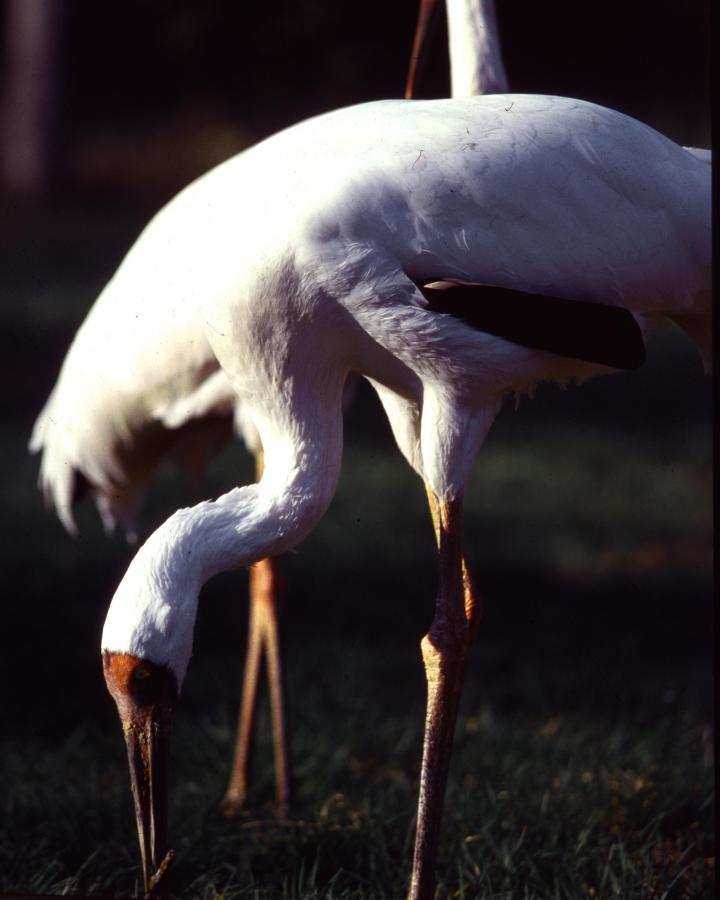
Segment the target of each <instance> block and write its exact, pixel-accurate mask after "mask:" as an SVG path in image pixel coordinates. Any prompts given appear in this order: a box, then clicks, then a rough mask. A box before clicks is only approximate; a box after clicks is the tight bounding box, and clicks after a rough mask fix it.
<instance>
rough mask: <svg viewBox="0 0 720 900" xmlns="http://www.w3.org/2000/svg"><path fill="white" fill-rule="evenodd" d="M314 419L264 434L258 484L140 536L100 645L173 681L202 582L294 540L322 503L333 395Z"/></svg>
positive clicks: (327, 489)
mask: <svg viewBox="0 0 720 900" xmlns="http://www.w3.org/2000/svg"><path fill="white" fill-rule="evenodd" d="M341 387H342V385H340V388H341ZM324 423H325V425H326V426H328V427H325V428H315V433H314V434H313V435H312V436H311V435H310V434H307V433H306V434H298V433H296V434H294V435H292V434H290V435H288V434H286V435H285V436H284V437H283V436H279V435H277V434H276V435H273V439H272V440H268V441H267V444H266V446H267V447H268V450H266V453H265V474H264V476H263V479H262V481H261V482H260V483H259V484H253V485H248V486H246V487H240V488H235V489H234V490H232V491H230V492H229V493H227V494H224V495H223V496H221V497H219V498H218V499H217V500H214V501H213V500H208V501H205V502H203V503H199V504H198V505H197V506H193V507H191V508H189V509H180V510H178V511H177V512H176V513H174V515H172V516H171V517H170V518H169V519H168V520H167V521H166V522H165V523H164V524H163V525H161V526H160V528H158V529H157V530H156V531H155V532H154V533H153V534H152V535H151V536H150V537H149V538H148V540H147V541H146V542H145V543H144V544H143V546H142V547H141V548H140V550H139V551H138V553H137V554H136V556H135V558H134V559H133V560H132V562H131V563H130V566H129V568H128V570H127V572H126V573H125V576H124V577H123V579H122V581H121V582H120V585H119V586H118V589H117V591H116V592H115V595H114V596H113V599H112V602H111V603H110V608H109V609H108V613H107V617H106V619H105V626H104V628H103V635H102V650H103V651H109V652H112V653H127V654H130V655H132V656H136V657H138V658H141V659H147V660H149V661H151V662H154V663H157V664H159V665H167V666H170V667H171V668H172V670H173V671H174V673H175V675H176V677H177V680H178V684H179V685H181V684H182V681H183V678H184V676H185V671H186V669H187V664H188V662H189V659H190V655H191V652H192V638H193V630H194V625H195V617H196V614H197V604H198V596H199V593H200V589H201V587H202V586H203V584H205V582H206V581H208V580H209V579H210V578H212V576H213V575H216V574H217V573H218V572H221V571H227V570H230V569H236V568H240V567H242V566H249V565H252V564H253V563H255V562H257V561H258V560H260V559H262V558H263V557H266V556H272V555H276V554H278V553H282V552H283V551H285V550H287V549H289V548H291V547H293V546H295V545H296V544H297V543H298V542H299V541H300V540H302V538H303V537H304V536H305V535H306V534H307V532H308V531H310V529H311V528H312V527H313V526H314V525H315V523H316V522H317V521H318V519H319V518H320V517H321V516H322V514H323V513H324V511H325V509H326V508H327V506H328V504H329V502H330V499H331V497H332V495H333V493H334V489H335V484H336V482H337V476H338V473H339V467H340V457H341V453H342V433H341V418H340V401H339V394H338V402H337V411H336V413H335V414H334V415H332V414H331V415H326V416H325V420H324ZM261 434H262V430H261ZM263 437H265V435H263Z"/></svg>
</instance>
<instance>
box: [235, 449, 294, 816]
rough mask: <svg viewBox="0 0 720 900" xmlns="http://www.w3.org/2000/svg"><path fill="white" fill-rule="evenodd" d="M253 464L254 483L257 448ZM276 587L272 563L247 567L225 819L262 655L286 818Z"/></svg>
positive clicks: (242, 758) (241, 789)
mask: <svg viewBox="0 0 720 900" xmlns="http://www.w3.org/2000/svg"><path fill="white" fill-rule="evenodd" d="M255 466H256V474H257V479H258V481H259V480H260V478H261V477H262V473H263V468H264V455H263V451H262V449H260V450H258V451H257V454H256V457H255ZM280 584H281V578H280V572H279V568H278V562H277V560H276V559H272V558H268V559H261V560H260V562H258V563H256V564H255V565H254V566H252V568H251V569H250V590H249V593H250V617H249V624H248V643H247V653H246V656H245V674H244V676H243V690H242V697H241V698H240V712H239V714H238V731H237V737H236V739H235V754H234V757H233V765H232V770H231V773H230V781H229V783H228V786H227V790H226V791H225V797H224V798H223V802H222V808H223V812H224V813H225V815H227V816H233V815H235V814H236V813H238V812H239V811H240V810H241V809H243V807H244V806H245V803H246V800H247V787H248V772H249V765H250V744H251V742H252V733H253V724H254V722H255V712H256V709H257V697H258V690H259V688H260V666H261V664H262V655H263V652H264V654H265V665H266V667H267V678H268V692H269V696H270V718H271V723H272V735H273V754H274V759H275V806H276V810H277V814H278V816H280V818H283V819H284V818H287V815H288V812H289V807H290V769H289V766H288V749H287V724H286V717H285V696H284V689H283V673H282V654H281V650H280V631H279V628H278V607H279V604H280Z"/></svg>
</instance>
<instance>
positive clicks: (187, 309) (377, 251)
mask: <svg viewBox="0 0 720 900" xmlns="http://www.w3.org/2000/svg"><path fill="white" fill-rule="evenodd" d="M438 281H441V282H445V283H448V282H449V283H472V284H481V285H490V286H495V287H500V288H509V289H513V290H515V291H523V292H527V293H530V294H533V295H536V296H538V302H540V297H539V295H547V296H549V297H557V298H565V299H567V300H571V301H585V302H590V303H600V304H605V305H609V306H616V307H622V308H624V309H626V310H629V311H630V312H631V313H632V315H633V316H634V317H635V319H636V321H637V322H638V324H639V325H640V326H641V328H642V329H643V331H646V330H648V329H649V328H652V327H655V326H658V325H661V324H662V323H663V322H665V321H667V317H671V318H676V319H678V320H679V321H680V322H681V324H682V325H683V327H685V329H686V330H687V331H688V333H689V334H691V336H693V337H694V338H695V339H696V341H697V342H698V344H699V345H700V347H701V349H703V350H707V348H708V346H709V344H708V339H709V323H710V316H711V306H710V166H709V157H706V156H705V154H703V153H698V152H695V151H688V150H686V149H684V148H682V147H679V146H678V145H676V144H674V143H673V142H672V141H670V140H668V139H666V138H664V137H663V136H662V135H660V134H658V133H657V132H655V131H653V130H652V129H651V128H648V127H646V126H644V125H642V124H641V123H639V122H637V121H635V120H633V119H630V118H628V117H626V116H624V115H621V114H620V113H617V112H613V111H611V110H607V109H603V108H601V107H598V106H596V105H593V104H590V103H585V102H582V101H579V100H568V99H563V98H557V97H542V96H530V95H498V96H494V97H482V98H474V99H468V100H440V101H427V102H412V103H408V102H404V101H385V102H381V103H371V104H367V105H363V106H358V107H352V108H349V109H344V110H340V111H337V112H334V113H329V114H327V115H324V116H320V117H317V118H315V119H312V120H309V121H307V122H304V123H302V124H300V125H298V126H295V127H294V128H291V129H288V130H287V131H284V132H282V133H281V134H279V135H276V136H274V137H272V138H270V139H269V140H267V141H265V142H263V143H262V144H260V145H258V146H257V147H255V148H253V149H251V150H249V151H246V152H245V153H243V154H241V155H240V156H238V157H235V158H234V159H231V160H229V161H228V162H226V163H224V164H223V165H221V166H219V167H218V168H216V169H214V170H213V171H212V172H210V173H208V174H207V175H205V176H204V177H202V178H201V179H199V180H198V181H196V182H195V183H194V184H192V185H191V186H190V187H188V188H187V189H186V190H184V191H183V192H182V193H181V194H180V195H178V197H176V198H175V199H174V200H173V201H172V202H171V203H170V204H169V205H168V206H167V207H166V208H165V209H164V210H163V211H162V212H161V213H159V214H158V216H156V218H155V219H154V220H153V222H151V224H150V225H149V226H148V228H147V229H146V230H145V232H144V233H143V235H142V236H141V238H140V240H139V241H138V243H137V244H136V245H135V247H134V248H133V250H132V251H131V252H130V254H129V255H128V257H127V259H126V260H125V262H124V263H123V265H122V266H121V268H120V269H119V271H118V273H117V274H116V276H115V278H114V279H113V281H112V282H111V284H110V285H109V286H108V289H107V293H106V295H104V296H107V297H108V298H109V297H110V296H111V295H112V292H113V291H115V290H118V291H120V290H122V291H123V293H124V294H126V295H127V296H133V297H135V298H136V300H134V301H133V303H134V304H135V305H134V306H133V307H132V315H133V316H134V317H137V321H138V322H140V323H141V324H142V327H144V330H145V337H146V340H147V342H148V347H149V348H150V347H153V336H152V335H153V330H154V329H153V321H152V318H153V315H155V314H156V312H154V310H158V309H159V310H165V311H166V312H164V313H163V316H167V317H169V320H170V322H171V323H172V329H171V330H172V331H173V335H174V337H173V343H174V346H175V347H176V348H180V349H178V350H176V352H178V354H179V359H182V360H184V361H185V364H184V367H183V372H185V373H186V376H185V377H187V378H189V379H190V382H191V383H192V384H193V386H196V389H197V390H201V389H202V385H203V383H204V381H205V380H206V379H207V378H208V377H209V376H211V374H212V372H215V371H216V370H217V365H218V364H219V366H220V368H221V369H222V371H223V372H224V373H225V376H226V379H227V383H228V384H230V385H232V389H233V391H234V393H235V395H236V396H237V397H239V398H240V401H241V403H242V405H243V408H244V409H246V410H247V411H248V414H249V415H250V416H251V418H252V420H253V421H254V423H255V424H256V426H257V428H258V431H259V434H260V437H261V440H262V444H263V447H264V448H265V474H264V476H263V478H262V480H261V482H260V483H259V484H257V485H251V486H247V487H242V488H236V489H235V490H233V491H230V492H229V493H227V494H225V495H224V496H222V497H220V498H218V499H217V500H216V501H207V502H204V503H201V504H199V505H197V506H194V507H192V508H190V509H184V510H179V511H178V512H177V513H175V514H174V515H173V516H171V517H170V519H168V520H167V522H165V524H164V525H162V526H161V527H160V528H159V529H158V530H157V531H156V532H155V533H154V534H153V535H152V536H151V537H150V538H149V540H148V541H147V542H146V543H145V544H144V546H143V547H141V549H140V550H139V552H138V553H137V555H136V557H135V559H134V560H133V561H132V563H131V564H130V567H129V569H128V571H127V573H126V575H125V577H124V578H123V580H122V582H121V584H120V586H119V587H118V590H117V592H116V594H115V596H114V598H113V600H112V603H111V605H110V609H109V611H108V615H107V619H106V623H105V628H104V631H103V638H102V648H103V651H104V653H105V660H106V675H107V677H108V683H109V685H110V686H111V690H113V693H114V695H115V697H116V699H117V700H118V703H119V705H120V708H121V713H122V714H123V715H124V716H125V715H127V709H128V707H127V703H129V702H130V700H129V699H128V697H130V698H131V695H126V694H125V693H123V691H124V688H122V689H121V688H119V687H118V685H119V684H120V683H121V681H122V679H121V678H120V676H119V675H118V674H117V672H116V668H117V666H118V665H119V663H117V660H121V661H123V662H122V665H123V666H125V665H131V666H134V665H136V663H137V662H138V661H140V663H142V665H143V666H146V665H147V663H150V664H151V665H153V666H155V667H159V670H161V671H169V672H171V673H173V675H174V681H175V683H176V684H177V686H178V687H179V685H181V683H182V680H183V678H184V676H185V672H186V667H187V664H188V660H189V657H190V652H191V648H192V631H193V625H194V621H195V615H196V610H197V602H198V594H199V590H200V588H201V586H202V584H204V582H205V581H206V580H207V579H208V578H210V577H211V576H212V575H213V574H215V573H217V572H219V571H222V570H225V569H231V568H236V567H239V566H247V565H250V564H252V563H253V562H255V561H256V560H258V559H260V558H261V557H263V556H267V555H269V554H275V553H279V552H282V551H284V550H286V549H289V548H290V547H293V546H295V545H296V544H297V543H298V541H300V540H301V539H302V538H303V537H304V536H305V535H306V534H307V532H308V531H309V530H310V529H311V528H312V527H313V526H314V525H315V524H316V522H317V521H318V519H319V518H320V517H321V516H322V514H323V512H324V511H325V509H326V508H327V505H328V504H329V502H330V499H331V497H332V494H333V491H334V488H335V484H336V480H337V476H338V472H339V468H340V461H341V455H342V428H341V395H342V390H343V384H344V382H345V379H346V377H347V376H348V374H349V373H350V372H357V373H359V374H361V375H364V376H365V377H367V378H369V379H370V380H371V381H372V383H373V384H374V385H375V386H376V388H377V389H378V392H379V395H380V398H381V400H382V401H383V403H384V406H385V408H386V411H387V413H388V416H389V418H390V421H391V425H392V427H393V431H394V433H395V436H396V438H397V440H398V443H399V445H400V448H401V450H402V451H403V453H404V455H405V456H406V458H407V459H408V461H409V462H410V464H411V465H412V466H413V467H414V468H415V470H416V471H417V472H418V474H420V476H421V477H422V478H423V479H424V481H425V484H426V486H427V489H428V492H429V494H430V497H431V508H432V509H433V513H434V519H435V525H436V532H437V535H438V542H439V547H440V562H441V580H440V591H439V598H438V609H437V615H436V619H435V621H434V623H433V626H432V628H431V630H430V632H429V634H428V636H427V637H426V639H425V640H424V642H423V655H424V660H425V664H426V669H427V671H428V679H429V680H428V685H429V701H428V702H429V707H428V719H427V731H426V744H425V751H424V759H423V774H422V782H421V798H420V808H419V816H418V836H417V842H416V853H415V864H414V869H413V881H412V887H411V896H412V897H429V896H431V895H432V868H433V862H434V850H435V846H436V842H437V831H438V828H439V816H440V812H439V810H440V807H441V804H442V794H443V791H444V778H445V774H443V773H444V772H445V771H446V769H445V768H444V763H443V759H445V758H446V757H447V754H448V753H449V742H450V741H451V739H452V724H453V722H454V715H455V712H454V710H455V709H456V705H457V698H458V696H459V685H460V683H461V680H462V669H463V665H464V657H465V653H466V650H467V643H468V641H469V636H470V634H471V633H472V630H473V628H474V623H475V613H474V607H475V602H474V599H473V590H472V584H471V582H470V579H469V575H468V573H467V569H466V567H465V564H464V561H463V558H462V551H461V545H460V537H459V531H460V525H459V520H460V518H459V517H460V509H461V500H462V493H463V489H464V485H465V482H466V480H467V477H468V474H469V471H470V469H471V467H472V464H473V462H474V459H475V456H476V453H477V451H478V449H479V447H480V445H481V443H482V441H483V439H484V437H485V435H486V433H487V431H488V429H489V428H490V426H491V424H492V421H493V419H494V416H495V414H496V413H497V411H498V409H499V407H500V405H501V404H502V401H503V398H504V397H506V396H507V395H508V394H512V393H514V392H517V391H526V390H530V389H531V388H532V386H533V385H535V384H536V383H537V382H539V381H541V380H548V379H550V380H561V381H565V380H567V379H570V378H584V377H586V376H588V375H592V374H602V373H607V372H610V371H612V370H611V369H609V368H608V367H606V366H602V365H599V364H597V363H588V362H583V361H581V360H578V359H574V358H570V357H567V356H558V355H556V354H553V353H549V352H546V351H543V350H537V349H531V348H529V347H527V346H519V345H518V344H516V343H513V342H511V341H510V340H507V339H503V338H500V337H495V336H493V335H490V334H487V333H484V332H482V331H478V330H476V329H473V328H471V327H469V326H468V325H466V324H464V323H463V322H461V321H459V320H458V319H457V318H455V317H453V316H451V315H447V314H443V313H441V312H437V311H434V310H433V309H431V308H430V307H429V305H428V302H427V300H426V299H425V297H424V296H423V294H422V293H421V292H420V290H419V286H423V285H427V284H428V283H429V282H438ZM150 296H153V297H154V298H156V299H157V298H158V297H162V303H161V304H155V305H153V306H150V305H149V304H148V302H147V298H148V297H150ZM108 302H110V301H109V300H108ZM478 302H480V301H478ZM97 308H98V309H100V308H101V307H100V305H99V306H98V307H97ZM167 326H168V321H167V320H164V321H163V331H167ZM87 327H88V328H90V327H97V328H98V331H97V333H96V334H95V335H94V337H93V342H94V344H95V345H96V352H97V353H98V355H100V356H102V357H103V358H105V354H110V355H112V354H114V353H116V352H118V351H117V349H116V347H114V346H113V338H114V333H115V330H114V329H113V328H112V327H111V326H103V327H100V325H98V326H95V325H93V324H92V323H91V322H90V321H89V322H88V325H87ZM153 350H154V352H156V353H157V354H158V355H159V356H162V354H163V353H164V352H165V350H164V348H163V347H162V346H158V347H154V348H153ZM111 358H112V356H111ZM213 360H217V362H214V361H213ZM117 366H119V367H120V366H122V359H121V354H120V353H119V352H118V358H117ZM111 369H112V366H111ZM198 373H203V377H199V375H198ZM63 377H64V376H63ZM193 379H194V380H193ZM157 396H158V399H157V408H159V409H161V410H163V411H165V413H164V414H166V411H167V410H168V409H172V408H173V400H174V399H175V398H174V396H173V394H172V389H171V386H164V387H163V388H162V389H160V390H159V391H158V394H157ZM228 402H231V400H230V398H228ZM48 418H49V416H48ZM47 440H48V438H47V437H46V441H47ZM128 659H129V660H130V663H127V660H128ZM118 671H119V670H118ZM123 671H125V670H124V669H123ZM143 672H146V669H143ZM123 677H124V676H123ZM123 683H124V682H123ZM131 699H132V698H131ZM168 703H169V706H168V707H167V709H168V710H169V709H171V708H172V705H173V703H174V700H172V701H168ZM154 709H155V707H153V710H154ZM166 711H167V710H166ZM146 712H147V711H146ZM143 714H145V713H143ZM155 714H156V713H155V712H152V715H155ZM138 715H139V713H138ZM168 715H169V712H168ZM158 863H159V859H156V860H155V865H157V864H158ZM146 874H147V869H146Z"/></svg>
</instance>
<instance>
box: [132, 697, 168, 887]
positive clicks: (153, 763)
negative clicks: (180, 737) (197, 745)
mask: <svg viewBox="0 0 720 900" xmlns="http://www.w3.org/2000/svg"><path fill="white" fill-rule="evenodd" d="M123 731H124V732H125V744H126V746H127V754H128V763H129V765H130V786H131V789H132V795H133V800H134V803H135V821H136V823H137V831H138V841H139V842H140V855H141V857H142V868H143V879H144V882H145V891H146V895H148V894H151V893H152V896H154V897H163V896H164V895H165V891H163V890H162V885H161V884H158V883H157V879H156V878H155V877H154V876H156V874H157V872H158V870H159V869H160V867H161V865H162V863H163V862H164V860H165V855H166V851H167V801H168V758H169V751H170V727H169V725H168V724H166V723H164V722H158V721H156V720H155V717H154V716H153V715H152V713H151V712H150V711H149V710H145V709H140V710H138V711H137V712H133V713H131V714H130V715H129V716H128V717H127V719H124V720H123Z"/></svg>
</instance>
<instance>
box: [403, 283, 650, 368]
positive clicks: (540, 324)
mask: <svg viewBox="0 0 720 900" xmlns="http://www.w3.org/2000/svg"><path fill="white" fill-rule="evenodd" d="M438 280H441V279H438ZM419 290H420V291H421V293H422V295H423V296H424V297H425V299H426V300H427V301H428V304H429V307H430V309H431V310H433V311H434V312H439V313H447V314H449V315H451V316H455V318H457V319H460V320H461V321H463V322H465V324H466V325H470V326H471V327H472V328H476V329H477V330H478V331H484V332H486V333H487V334H494V335H495V336H496V337H501V338H505V340H508V341H513V342H514V343H516V344H520V345H521V346H523V347H530V348H532V349H534V350H545V351H547V352H549V353H557V354H558V355H560V356H566V357H570V358H572V359H581V360H584V361H585V362H591V363H599V364H600V365H604V366H611V367H612V368H615V369H637V368H639V367H640V366H641V365H642V364H643V363H644V362H645V358H646V357H645V342H644V340H643V336H642V331H641V330H640V326H639V325H638V323H637V321H636V320H635V317H634V316H633V315H632V313H630V312H629V311H628V310H627V309H623V308H622V307H619V306H608V305H606V304H603V303H588V302H587V301H583V300H567V299H565V298H563V297H549V296H546V295H544V294H529V293H526V292H524V291H516V290H511V289H509V288H500V287H492V286H487V285H465V284H456V285H453V287H451V288H448V289H447V290H435V289H433V288H427V287H422V286H420V287H419Z"/></svg>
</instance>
